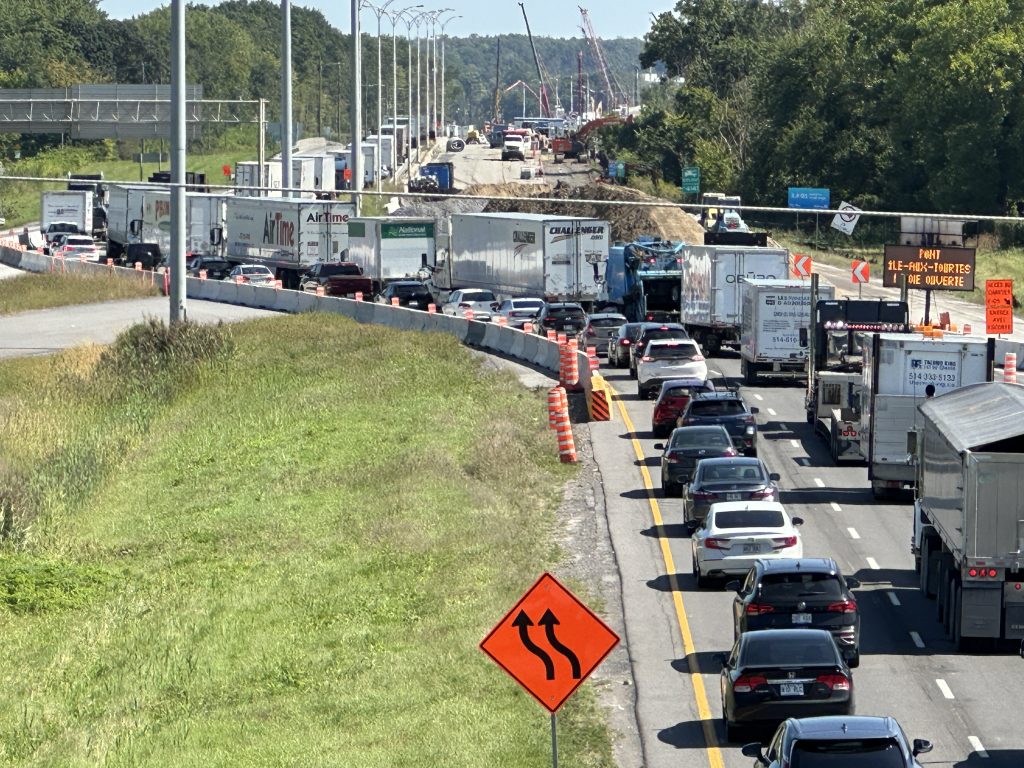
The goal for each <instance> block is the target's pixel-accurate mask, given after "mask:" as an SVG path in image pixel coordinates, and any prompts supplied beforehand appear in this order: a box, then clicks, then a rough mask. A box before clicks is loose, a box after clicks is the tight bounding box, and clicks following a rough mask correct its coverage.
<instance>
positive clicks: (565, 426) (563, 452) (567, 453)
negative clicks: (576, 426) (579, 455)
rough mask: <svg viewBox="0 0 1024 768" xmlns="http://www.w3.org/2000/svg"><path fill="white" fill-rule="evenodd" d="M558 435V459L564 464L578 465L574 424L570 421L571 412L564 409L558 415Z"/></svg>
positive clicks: (556, 429)
mask: <svg viewBox="0 0 1024 768" xmlns="http://www.w3.org/2000/svg"><path fill="white" fill-rule="evenodd" d="M555 431H556V432H557V434H558V459H559V461H561V462H562V463H563V464H575V463H576V442H575V441H574V440H573V439H572V423H571V422H570V421H569V410H568V409H564V410H562V411H560V412H559V414H558V422H557V423H556V425H555Z"/></svg>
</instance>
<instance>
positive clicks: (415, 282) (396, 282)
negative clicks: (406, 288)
mask: <svg viewBox="0 0 1024 768" xmlns="http://www.w3.org/2000/svg"><path fill="white" fill-rule="evenodd" d="M388 285H423V283H421V282H420V281H419V280H392V281H391V282H390V283H388Z"/></svg>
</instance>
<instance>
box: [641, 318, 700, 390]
mask: <svg viewBox="0 0 1024 768" xmlns="http://www.w3.org/2000/svg"><path fill="white" fill-rule="evenodd" d="M689 338H690V334H688V333H687V332H686V329H685V328H683V326H681V325H680V324H679V323H647V324H645V325H644V327H643V328H642V329H641V331H640V334H639V335H638V336H637V339H636V343H635V344H633V346H632V347H630V350H629V375H630V376H632V377H633V378H634V379H635V378H636V364H637V362H639V360H640V358H641V357H643V356H644V350H645V349H646V348H647V342H649V341H650V340H651V339H682V340H683V341H686V340H687V339H689Z"/></svg>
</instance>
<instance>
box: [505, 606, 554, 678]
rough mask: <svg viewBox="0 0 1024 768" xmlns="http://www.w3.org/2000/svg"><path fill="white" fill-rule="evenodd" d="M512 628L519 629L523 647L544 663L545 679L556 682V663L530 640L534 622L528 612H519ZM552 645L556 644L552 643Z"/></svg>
mask: <svg viewBox="0 0 1024 768" xmlns="http://www.w3.org/2000/svg"><path fill="white" fill-rule="evenodd" d="M545 615H547V614H545ZM556 623H557V622H556ZM512 626H513V627H519V639H520V640H521V641H522V643H523V647H524V648H526V650H528V651H529V652H530V653H532V654H533V655H534V656H536V657H537V658H538V659H540V660H541V661H542V662H543V663H544V677H545V678H547V679H548V680H554V679H555V662H553V661H552V660H551V657H550V656H548V654H547V653H546V652H545V651H544V649H543V648H541V647H540V646H539V645H537V644H536V643H534V642H533V640H531V639H530V630H529V627H532V626H533V621H532V620H531V619H530V617H529V616H527V615H526V611H519V615H518V616H516V617H515V619H514V620H513V621H512ZM549 637H550V634H549ZM552 645H554V644H553V643H552Z"/></svg>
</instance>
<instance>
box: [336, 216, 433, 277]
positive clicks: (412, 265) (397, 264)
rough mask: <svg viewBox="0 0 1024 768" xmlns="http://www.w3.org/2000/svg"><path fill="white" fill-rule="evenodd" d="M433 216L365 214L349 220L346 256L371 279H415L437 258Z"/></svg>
mask: <svg viewBox="0 0 1024 768" xmlns="http://www.w3.org/2000/svg"><path fill="white" fill-rule="evenodd" d="M436 247H437V246H436V239H435V225H434V220H433V219H416V218H408V219H406V218H385V217H373V216H365V217H360V218H356V219H352V220H351V221H349V223H348V258H347V259H346V261H352V262H355V263H356V264H358V265H359V266H360V268H361V269H362V270H363V274H364V275H366V276H367V277H369V278H370V279H372V280H373V282H374V289H375V290H376V291H379V290H381V288H382V287H383V286H384V285H386V284H387V283H389V282H391V281H392V280H402V279H406V280H408V279H416V278H417V275H418V274H419V273H420V272H422V271H423V270H424V269H426V268H429V267H430V266H433V264H434V263H435V261H436Z"/></svg>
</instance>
